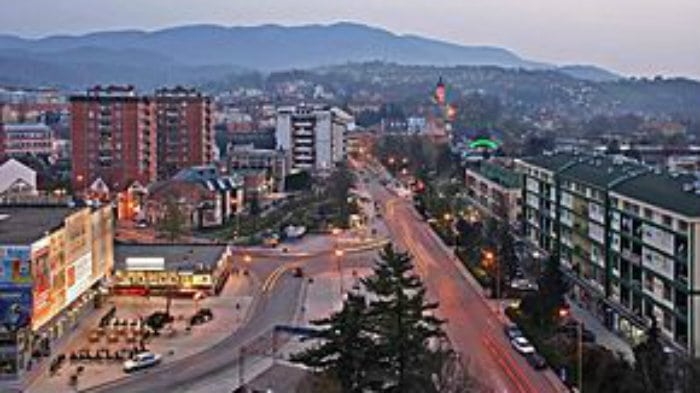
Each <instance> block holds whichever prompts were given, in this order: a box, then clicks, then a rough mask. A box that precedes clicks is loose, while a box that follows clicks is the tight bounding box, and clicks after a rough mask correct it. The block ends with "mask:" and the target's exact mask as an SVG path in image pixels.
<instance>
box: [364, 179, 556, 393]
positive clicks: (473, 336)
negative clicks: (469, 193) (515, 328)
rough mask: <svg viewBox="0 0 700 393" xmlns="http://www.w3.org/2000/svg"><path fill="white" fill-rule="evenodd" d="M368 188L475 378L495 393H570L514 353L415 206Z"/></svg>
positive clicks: (378, 187) (487, 307)
mask: <svg viewBox="0 0 700 393" xmlns="http://www.w3.org/2000/svg"><path fill="white" fill-rule="evenodd" d="M369 188H370V192H371V194H372V195H373V197H374V198H375V200H376V201H378V202H379V203H381V205H382V206H383V207H384V208H383V210H384V220H385V222H386V225H387V227H388V228H389V231H390V232H391V235H392V238H393V240H394V241H395V243H396V244H397V246H398V247H399V248H402V249H404V250H407V251H409V252H410V253H411V254H412V255H413V256H414V262H415V265H416V269H417V270H418V272H419V274H420V275H421V277H422V278H423V280H424V281H425V283H426V286H427V288H428V293H429V296H430V297H431V298H434V300H437V301H439V302H440V308H439V310H438V316H440V317H441V318H445V319H447V320H448V323H447V324H446V326H445V329H446V331H447V334H448V336H449V338H450V340H451V341H452V342H453V343H454V345H455V346H456V347H457V349H458V350H459V351H460V352H461V353H462V354H463V356H464V357H465V358H466V359H468V362H469V366H470V368H471V371H472V373H473V375H475V376H477V378H479V380H480V382H482V383H483V384H484V385H486V386H488V387H489V388H490V389H492V390H491V391H493V392H496V393H506V392H507V393H557V392H566V391H568V390H567V389H566V388H565V387H564V386H563V385H562V384H561V382H559V381H558V380H557V378H556V376H554V374H553V373H552V372H551V371H549V370H548V371H546V372H541V371H536V370H534V369H533V368H532V367H531V366H530V365H529V364H528V363H527V361H526V360H525V358H523V357H522V356H521V355H519V354H518V353H517V352H515V351H514V350H513V349H512V348H511V346H510V343H509V342H508V340H507V339H506V337H505V335H504V333H503V324H502V323H501V321H500V320H499V318H498V316H497V315H496V313H495V310H494V308H492V306H490V305H489V303H487V301H486V300H485V299H484V297H483V296H482V294H481V293H480V292H479V291H480V290H479V289H477V288H474V287H473V286H472V285H471V284H470V283H469V282H468V281H467V280H466V279H465V277H464V276H463V275H462V273H461V271H460V270H459V269H458V267H457V266H456V264H455V262H454V259H453V255H452V253H451V251H450V250H449V249H447V248H446V247H445V246H444V245H443V244H442V243H441V241H440V240H439V238H436V236H435V235H434V234H433V233H432V230H431V229H430V227H429V226H428V225H427V224H426V223H424V222H423V221H422V220H421V219H420V218H419V217H418V214H417V213H416V211H415V210H414V209H413V206H412V204H411V202H410V201H409V200H406V199H404V198H398V197H396V196H395V195H393V194H391V193H389V192H388V191H387V189H386V188H384V187H382V186H381V185H380V184H378V183H377V182H376V181H373V182H371V183H370V187H369Z"/></svg>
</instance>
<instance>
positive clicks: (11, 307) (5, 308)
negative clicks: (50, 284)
mask: <svg viewBox="0 0 700 393" xmlns="http://www.w3.org/2000/svg"><path fill="white" fill-rule="evenodd" d="M31 309H32V287H31V285H26V284H13V283H0V332H16V331H17V330H19V329H21V328H24V327H26V326H28V325H29V323H30V322H31Z"/></svg>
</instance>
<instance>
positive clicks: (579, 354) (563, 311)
mask: <svg viewBox="0 0 700 393" xmlns="http://www.w3.org/2000/svg"><path fill="white" fill-rule="evenodd" d="M559 317H560V318H562V319H565V318H567V317H569V310H568V309H567V308H560V309H559ZM574 321H575V322H576V339H577V340H576V341H577V342H576V358H577V359H576V360H577V363H578V364H577V366H578V367H577V368H578V372H577V374H578V375H577V376H576V377H577V378H576V383H577V385H578V392H579V393H583V322H581V321H579V320H576V319H574Z"/></svg>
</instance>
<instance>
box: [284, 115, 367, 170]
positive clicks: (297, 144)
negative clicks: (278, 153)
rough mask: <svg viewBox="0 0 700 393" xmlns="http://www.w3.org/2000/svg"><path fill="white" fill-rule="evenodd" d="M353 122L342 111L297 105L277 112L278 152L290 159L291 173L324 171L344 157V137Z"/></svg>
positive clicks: (350, 117)
mask: <svg viewBox="0 0 700 393" xmlns="http://www.w3.org/2000/svg"><path fill="white" fill-rule="evenodd" d="M353 123H354V121H353V118H352V116H350V115H349V114H347V113H345V112H344V111H342V110H341V109H338V108H331V107H329V106H321V105H298V106H292V107H281V108H279V109H278V110H277V125H276V130H275V138H276V141H277V142H276V143H277V149H281V150H283V151H284V152H286V154H287V155H288V156H289V158H290V163H291V169H292V170H307V171H314V172H315V171H327V170H330V169H332V168H333V167H334V166H335V164H337V163H338V162H341V161H343V160H344V159H345V158H346V154H347V152H346V147H345V138H346V133H347V130H348V129H349V128H351V127H352V124H353Z"/></svg>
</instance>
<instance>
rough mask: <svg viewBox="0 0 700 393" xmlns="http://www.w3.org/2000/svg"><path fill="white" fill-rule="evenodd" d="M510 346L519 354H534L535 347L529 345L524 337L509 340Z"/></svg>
mask: <svg viewBox="0 0 700 393" xmlns="http://www.w3.org/2000/svg"><path fill="white" fill-rule="evenodd" d="M510 344H511V345H512V346H513V348H514V349H515V350H516V351H518V352H519V353H520V354H523V355H528V354H531V353H535V347H533V346H532V344H530V341H528V339H526V338H525V337H522V336H521V337H516V338H514V339H512V340H510Z"/></svg>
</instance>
